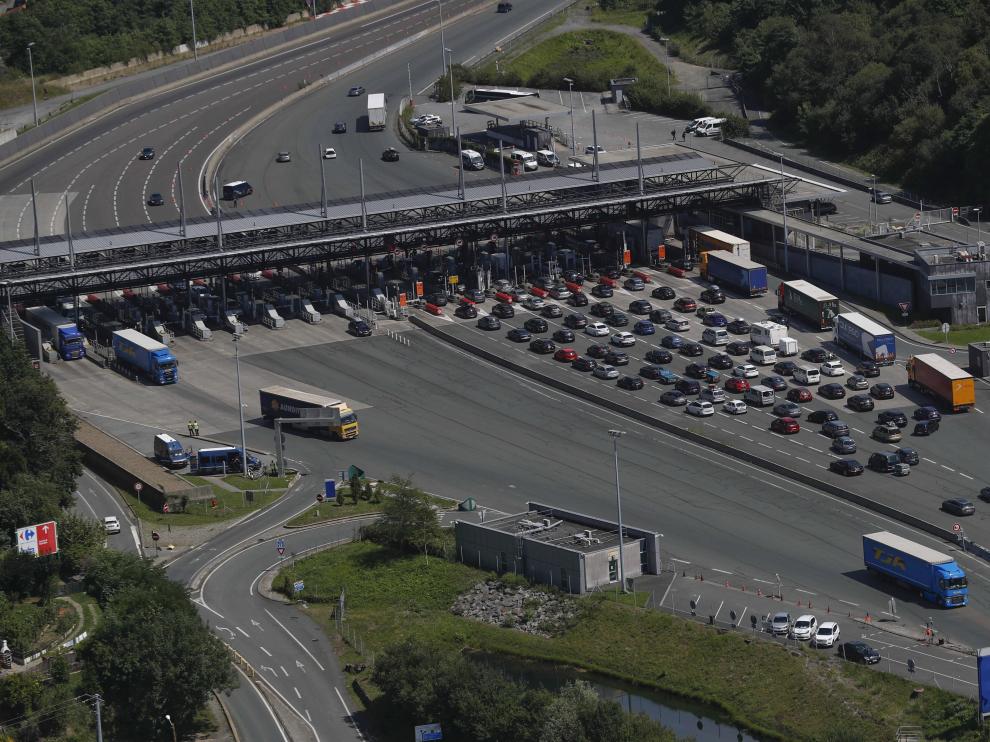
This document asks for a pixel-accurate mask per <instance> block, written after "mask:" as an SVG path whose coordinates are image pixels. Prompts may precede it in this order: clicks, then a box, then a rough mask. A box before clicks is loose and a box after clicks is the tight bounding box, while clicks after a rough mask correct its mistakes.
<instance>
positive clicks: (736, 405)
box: [722, 399, 749, 415]
mask: <svg viewBox="0 0 990 742" xmlns="http://www.w3.org/2000/svg"><path fill="white" fill-rule="evenodd" d="M722 409H723V410H724V411H725V412H728V413H729V414H730V415H745V414H746V411H747V410H748V409H749V407H747V406H746V403H745V402H743V401H742V400H741V399H730V400H729V401H728V402H726V403H725V404H724V405H722Z"/></svg>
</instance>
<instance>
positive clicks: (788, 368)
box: [773, 361, 797, 376]
mask: <svg viewBox="0 0 990 742" xmlns="http://www.w3.org/2000/svg"><path fill="white" fill-rule="evenodd" d="M796 368H797V364H796V363H795V362H794V361H777V362H776V363H775V364H773V372H774V373H775V374H780V375H781V376H793V375H794V369H796Z"/></svg>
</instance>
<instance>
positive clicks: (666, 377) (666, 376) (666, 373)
mask: <svg viewBox="0 0 990 742" xmlns="http://www.w3.org/2000/svg"><path fill="white" fill-rule="evenodd" d="M680 378H681V377H680V376H678V375H677V374H675V373H674V372H673V371H671V370H670V369H669V368H662V369H660V373H659V374H657V381H659V382H660V383H661V384H676V383H677V382H678V381H679V380H680Z"/></svg>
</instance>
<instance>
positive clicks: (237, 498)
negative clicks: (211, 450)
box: [117, 477, 285, 527]
mask: <svg viewBox="0 0 990 742" xmlns="http://www.w3.org/2000/svg"><path fill="white" fill-rule="evenodd" d="M195 478H196V477H193V479H195ZM211 486H212V487H213V499H215V500H216V502H217V506H216V507H215V508H214V507H213V506H212V504H211V503H210V501H209V500H205V501H202V502H190V503H189V504H188V505H187V506H186V512H184V513H176V512H170V513H163V512H161V511H160V510H158V509H154V508H151V507H150V506H149V505H148V504H147V503H145V502H143V501H141V502H139V501H138V499H137V497H136V496H135V495H134V493H133V492H130V491H129V490H124V489H121V488H119V487H118V488H117V492H119V493H120V495H121V497H123V498H124V499H125V500H127V502H128V504H129V505H130V506H131V508H132V509H133V511H134V513H135V514H136V515H137V517H138V518H139V519H140V520H142V521H144V522H146V523H153V524H157V525H166V524H168V525H172V526H175V527H180V526H201V525H204V524H206V523H216V522H217V521H221V520H230V519H231V518H239V517H240V516H242V515H247V514H248V513H251V512H253V511H255V510H260V509H261V508H264V507H267V506H268V505H271V504H272V503H273V502H275V501H276V500H277V499H278V498H280V497H281V496H282V495H283V494H285V490H269V491H268V492H267V493H266V492H265V491H264V490H252V492H253V495H252V501H250V502H249V501H248V499H247V495H246V494H245V493H243V492H231V491H230V490H227V489H224V488H223V487H218V486H217V485H211Z"/></svg>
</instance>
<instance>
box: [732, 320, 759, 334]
mask: <svg viewBox="0 0 990 742" xmlns="http://www.w3.org/2000/svg"><path fill="white" fill-rule="evenodd" d="M725 329H727V330H728V331H729V332H731V333H732V334H733V335H749V333H750V332H752V330H753V326H752V325H750V324H749V322H747V321H746V320H744V319H743V318H742V317H740V318H738V319H734V320H732V321H731V322H730V323H729V324H727V325H726V326H725Z"/></svg>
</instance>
